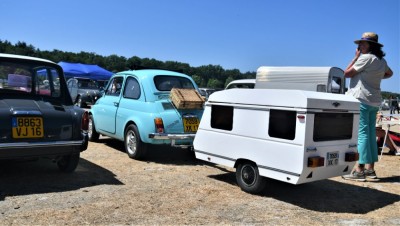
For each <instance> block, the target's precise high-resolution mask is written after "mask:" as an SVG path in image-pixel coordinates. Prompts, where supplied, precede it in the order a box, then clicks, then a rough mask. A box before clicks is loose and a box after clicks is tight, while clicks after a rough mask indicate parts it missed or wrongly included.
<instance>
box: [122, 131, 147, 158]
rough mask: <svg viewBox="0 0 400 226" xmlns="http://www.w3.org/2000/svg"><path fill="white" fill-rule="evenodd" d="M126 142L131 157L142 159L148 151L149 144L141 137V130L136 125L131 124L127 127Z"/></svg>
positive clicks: (126, 149)
mask: <svg viewBox="0 0 400 226" xmlns="http://www.w3.org/2000/svg"><path fill="white" fill-rule="evenodd" d="M124 143H125V151H126V153H127V154H128V156H129V158H132V159H141V158H142V157H144V155H145V154H146V152H147V145H146V144H145V143H143V142H142V140H141V139H140V135H139V131H138V129H137V127H136V126H135V125H129V126H128V128H127V129H126V131H125V140H124Z"/></svg>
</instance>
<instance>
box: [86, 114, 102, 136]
mask: <svg viewBox="0 0 400 226" xmlns="http://www.w3.org/2000/svg"><path fill="white" fill-rule="evenodd" d="M88 136H89V141H94V142H95V141H98V140H99V137H100V134H99V133H98V132H96V127H95V125H94V121H93V116H92V115H89V128H88Z"/></svg>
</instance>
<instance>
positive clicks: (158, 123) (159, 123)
mask: <svg viewBox="0 0 400 226" xmlns="http://www.w3.org/2000/svg"><path fill="white" fill-rule="evenodd" d="M154 125H155V126H156V132H157V133H164V123H163V120H162V118H155V119H154Z"/></svg>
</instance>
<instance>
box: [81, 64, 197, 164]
mask: <svg viewBox="0 0 400 226" xmlns="http://www.w3.org/2000/svg"><path fill="white" fill-rule="evenodd" d="M172 88H183V89H196V90H198V87H197V85H196V83H195V82H194V81H193V80H192V78H191V77H189V76H188V75H185V74H182V73H178V72H173V71H167V70H153V69H152V70H150V69H144V70H130V71H124V72H120V73H117V74H115V75H113V76H112V77H111V78H110V80H109V82H108V85H107V86H106V88H105V90H104V93H103V95H102V97H101V98H100V99H99V100H98V101H97V102H96V103H95V104H94V105H93V106H92V108H91V109H90V113H89V131H88V134H89V140H90V141H97V140H98V139H99V136H100V135H105V136H108V137H111V138H115V139H118V140H121V141H123V142H124V144H125V151H126V153H127V154H128V156H129V157H130V158H133V159H140V158H142V157H144V155H145V153H146V151H147V149H148V144H168V145H172V146H177V147H182V148H190V147H191V146H192V143H193V139H194V136H195V133H196V131H197V128H198V125H199V122H200V119H201V116H202V114H203V109H177V108H176V107H175V106H174V104H173V103H172V101H171V99H170V97H169V96H170V91H171V89H172Z"/></svg>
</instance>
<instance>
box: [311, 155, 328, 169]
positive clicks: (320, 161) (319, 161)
mask: <svg viewBox="0 0 400 226" xmlns="http://www.w3.org/2000/svg"><path fill="white" fill-rule="evenodd" d="M324 163H325V158H324V157H320V156H314V157H309V158H308V163H307V166H308V167H312V168H314V167H320V166H324Z"/></svg>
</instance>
